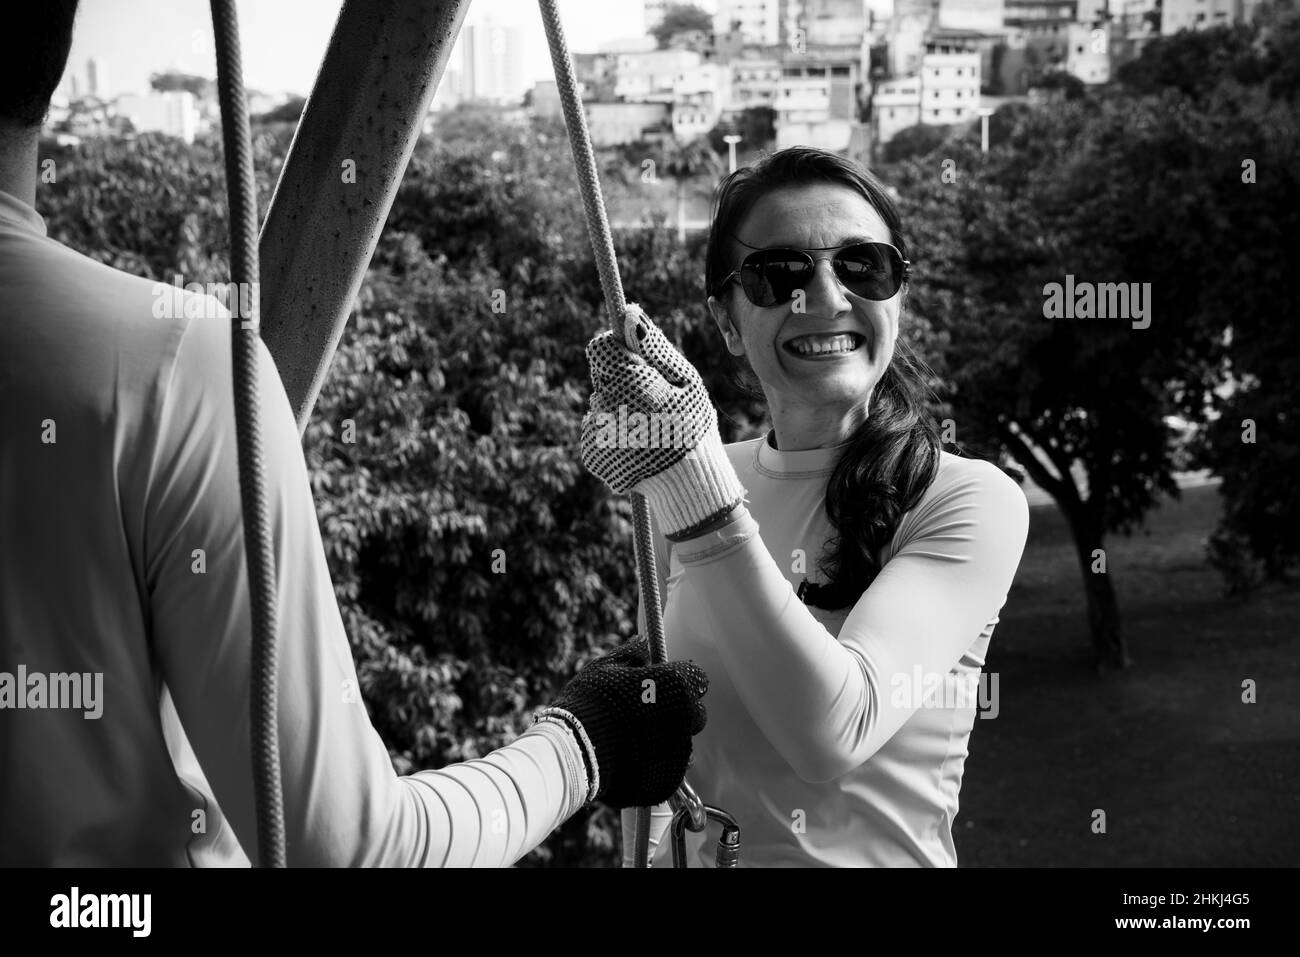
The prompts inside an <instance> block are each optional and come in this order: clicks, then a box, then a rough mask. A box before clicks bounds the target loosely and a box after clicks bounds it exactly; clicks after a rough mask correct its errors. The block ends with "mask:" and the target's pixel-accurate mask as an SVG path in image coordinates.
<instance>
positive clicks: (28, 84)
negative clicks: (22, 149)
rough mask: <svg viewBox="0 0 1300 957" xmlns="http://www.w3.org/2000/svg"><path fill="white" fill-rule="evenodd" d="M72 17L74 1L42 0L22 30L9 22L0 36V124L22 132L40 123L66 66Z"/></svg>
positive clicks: (70, 45)
mask: <svg viewBox="0 0 1300 957" xmlns="http://www.w3.org/2000/svg"><path fill="white" fill-rule="evenodd" d="M11 14H12V11H11ZM76 16H77V0H43V2H41V3H39V4H35V5H32V6H31V8H30V10H29V12H28V14H27V16H25V17H24V18H23V21H24V22H23V24H22V25H21V26H17V25H15V24H14V23H12V22H11V23H10V24H9V25H8V26H7V27H6V28H5V30H4V31H3V33H0V119H3V120H8V121H9V122H10V123H17V124H18V125H19V126H23V127H33V126H40V125H41V123H42V122H43V121H44V119H45V114H46V112H47V111H48V110H49V108H50V97H51V96H53V95H54V90H55V88H56V87H58V85H59V80H61V79H62V78H63V69H64V67H66V66H67V65H68V50H70V49H71V48H72V21H73V20H74V19H76ZM10 19H11V20H13V19H16V17H15V16H11V17H10Z"/></svg>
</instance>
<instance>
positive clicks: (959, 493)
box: [926, 450, 1028, 515]
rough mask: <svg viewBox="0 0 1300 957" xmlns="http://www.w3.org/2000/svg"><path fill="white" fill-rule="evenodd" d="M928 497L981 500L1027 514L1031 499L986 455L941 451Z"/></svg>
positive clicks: (980, 502) (991, 505)
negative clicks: (978, 457)
mask: <svg viewBox="0 0 1300 957" xmlns="http://www.w3.org/2000/svg"><path fill="white" fill-rule="evenodd" d="M926 498H932V499H945V501H954V499H962V501H966V502H972V503H979V505H980V506H982V507H992V508H997V510H998V511H1001V512H1005V514H1008V515H1010V514H1017V512H1024V514H1026V515H1027V514H1028V501H1027V499H1026V498H1024V492H1023V490H1022V489H1021V486H1019V485H1018V484H1017V482H1015V480H1014V479H1011V476H1009V475H1008V473H1006V472H1005V471H1004V469H1001V468H1000V467H998V465H996V464H995V463H992V462H988V460H987V459H972V458H967V456H965V455H954V454H952V452H948V451H944V450H940V451H939V469H937V472H936V475H935V481H933V482H932V484H931V488H930V489H928V492H927V495H926Z"/></svg>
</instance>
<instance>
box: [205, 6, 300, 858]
mask: <svg viewBox="0 0 1300 957" xmlns="http://www.w3.org/2000/svg"><path fill="white" fill-rule="evenodd" d="M212 27H213V33H214V35H215V39H216V49H217V94H218V99H219V100H220V103H221V134H222V143H223V149H224V152H225V159H226V193H227V196H228V199H229V204H230V272H231V279H232V281H233V282H234V283H235V289H236V296H235V300H236V302H235V305H234V306H233V308H232V310H231V312H232V313H233V316H234V318H233V319H232V320H231V358H232V363H233V367H234V388H235V440H236V447H237V458H238V461H239V500H240V505H241V508H242V510H243V518H244V557H245V560H246V561H247V563H248V588H249V600H250V604H251V610H252V622H253V647H252V655H251V662H250V665H251V669H250V670H251V680H252V689H251V694H250V696H249V697H250V715H249V718H250V732H251V738H252V740H251V742H250V744H251V746H252V752H253V786H254V794H255V797H256V801H257V853H258V862H259V863H260V864H261V865H262V866H263V867H284V866H285V848H284V800H283V796H282V794H281V790H280V742H279V738H278V736H277V723H276V710H277V704H278V702H277V700H276V699H277V687H276V669H277V654H276V634H277V631H278V622H277V616H276V607H275V598H276V592H275V553H274V551H273V550H272V545H271V519H270V511H269V508H268V506H267V495H266V484H265V474H264V473H265V464H264V461H263V455H262V435H261V430H260V423H259V419H260V413H261V407H260V400H259V396H258V391H257V382H258V378H257V361H258V345H259V338H258V337H259V335H260V333H259V323H258V317H259V312H260V310H261V307H260V304H259V302H258V292H257V290H258V285H257V284H258V263H257V188H256V184H255V182H254V179H253V149H252V143H251V141H250V137H249V131H248V101H247V100H246V99H245V97H244V70H243V64H242V62H241V56H240V50H239V21H238V18H237V16H236V13H235V2H234V0H212ZM245 290H251V292H250V293H249V294H247V295H245ZM245 301H246V302H247V303H248V315H242V314H241V306H242V304H243V303H244V302H245Z"/></svg>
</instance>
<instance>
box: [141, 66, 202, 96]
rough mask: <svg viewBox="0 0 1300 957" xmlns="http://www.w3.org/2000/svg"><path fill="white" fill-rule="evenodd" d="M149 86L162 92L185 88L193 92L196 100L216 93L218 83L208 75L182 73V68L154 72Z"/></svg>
mask: <svg viewBox="0 0 1300 957" xmlns="http://www.w3.org/2000/svg"><path fill="white" fill-rule="evenodd" d="M149 86H150V87H152V88H153V89H155V90H157V91H158V92H160V93H168V92H171V91H173V90H184V91H186V92H188V93H193V94H194V98H195V99H196V100H203V99H207V98H208V97H210V96H212V95H214V92H215V86H216V84H215V83H214V81H213V80H211V79H210V78H208V77H206V76H199V75H197V74H193V73H182V72H181V71H180V70H165V71H163V72H161V73H154V74H152V75H151V76H150V77H149Z"/></svg>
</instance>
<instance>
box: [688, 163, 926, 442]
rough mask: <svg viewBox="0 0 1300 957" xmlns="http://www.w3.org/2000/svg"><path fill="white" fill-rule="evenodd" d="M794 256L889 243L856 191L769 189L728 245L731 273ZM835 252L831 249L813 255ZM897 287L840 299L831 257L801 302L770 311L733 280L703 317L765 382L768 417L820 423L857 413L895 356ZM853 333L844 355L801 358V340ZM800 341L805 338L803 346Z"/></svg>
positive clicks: (881, 223)
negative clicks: (746, 262) (750, 262)
mask: <svg viewBox="0 0 1300 957" xmlns="http://www.w3.org/2000/svg"><path fill="white" fill-rule="evenodd" d="M736 239H740V240H742V241H743V242H744V243H747V244H748V245H749V246H756V247H759V248H764V249H765V248H771V247H777V246H780V247H784V248H790V249H801V250H803V251H804V252H807V253H808V254H809V255H810V256H812V257H813V258H814V259H819V257H829V256H831V255H832V254H834V253H835V252H837V251H838V248H839V247H841V246H847V245H852V244H853V243H859V242H884V243H890V244H892V243H893V242H894V237H893V236H892V235H891V234H890V231H889V228H888V227H887V226H886V225H885V221H884V220H883V219H882V218H881V216H880V214H879V213H878V212H876V210H875V209H874V208H873V207H872V206H871V204H870V203H868V202H867V201H866V199H864V198H863V197H862V195H861V194H859V193H857V192H855V191H854V190H852V189H849V188H848V187H846V186H840V185H837V184H832V183H815V184H806V185H799V186H792V187H787V188H782V189H777V190H773V191H772V192H770V193H768V194H767V195H765V196H763V197H762V198H761V199H759V200H758V202H756V203H755V204H754V206H753V208H752V209H751V210H750V211H749V213H748V215H746V216H745V217H744V219H742V220H741V222H740V225H739V226H738V227H737V228H736V230H735V232H734V234H733V235H732V237H730V239H729V243H730V260H729V265H730V267H731V268H732V269H734V268H736V267H738V266H739V265H740V262H741V260H742V259H743V258H744V257H745V256H746V255H748V254H749V253H750V252H752V251H753V250H751V249H748V248H746V247H745V246H744V245H741V243H738V242H736V241H735V240H736ZM819 247H834V248H819ZM901 295H902V290H901V289H900V291H899V292H898V293H895V294H894V296H893V298H891V299H888V300H886V301H885V302H873V301H872V300H870V299H863V298H862V297H861V296H855V295H853V294H852V293H850V292H848V291H847V290H846V289H845V288H844V287H843V286H842V285H841V284H840V282H839V280H838V279H837V278H836V277H835V274H834V272H833V271H832V265H831V262H830V260H829V258H826V259H820V260H819V261H818V262H817V264H816V269H815V271H814V276H813V279H812V281H811V282H810V283H809V284H808V285H807V286H806V287H805V288H804V298H803V302H802V312H800V311H797V310H798V308H799V298H798V297H797V296H796V298H795V299H793V300H791V301H790V302H787V303H783V304H781V305H776V306H766V307H764V306H755V305H754V304H753V303H751V302H750V301H749V299H748V297H746V295H745V293H744V291H743V290H742V289H741V288H740V283H739V282H738V281H735V280H733V281H732V282H731V283H730V284H729V285H728V287H727V289H726V290H724V291H723V292H722V293H721V294H720V295H719V296H717V297H714V296H710V297H709V310H710V312H712V314H713V318H714V321H715V322H716V323H717V324H718V329H719V331H721V332H722V335H723V339H724V340H725V341H726V343H727V348H728V349H729V350H730V351H731V353H732V354H733V355H737V356H739V355H744V356H746V357H747V358H748V359H749V364H750V366H751V367H752V368H753V370H754V373H755V374H756V375H757V376H758V378H759V380H760V381H761V382H762V385H763V392H764V393H765V394H766V396H767V400H768V403H769V405H771V406H772V407H773V411H774V412H775V411H776V410H778V409H780V410H781V411H782V412H786V413H789V412H794V413H796V414H798V413H799V412H808V413H812V414H813V415H814V416H815V417H817V418H820V417H822V416H826V415H831V416H834V415H838V414H845V413H847V412H848V411H849V410H850V409H851V408H852V407H853V406H856V405H861V406H863V411H864V412H865V407H866V403H867V400H868V399H869V397H870V395H871V392H872V390H873V389H874V388H875V386H876V383H878V382H879V381H880V379H881V376H883V375H884V373H885V369H886V368H887V367H888V366H889V361H890V359H891V358H892V356H893V354H894V342H895V340H896V339H897V337H898V317H899V311H900V302H901ZM834 333H851V334H855V337H854V346H853V348H852V349H850V350H849V351H845V352H826V353H823V354H820V355H801V354H800V353H799V352H797V351H796V350H795V348H794V344H796V343H799V342H800V341H801V340H802V341H803V343H804V344H807V343H808V342H809V341H821V342H825V340H824V339H823V338H822V337H824V336H826V335H828V334H834ZM808 337H812V338H811V340H810V339H809V338H808Z"/></svg>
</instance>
